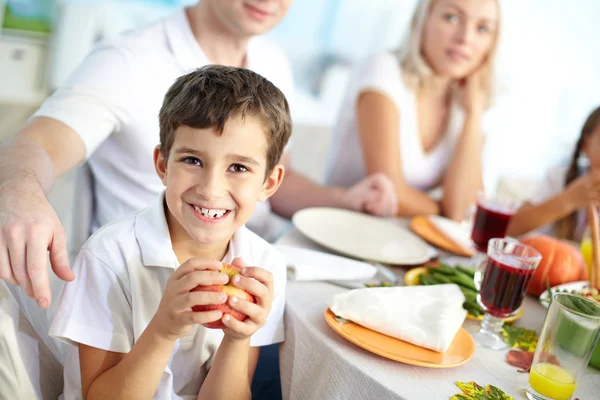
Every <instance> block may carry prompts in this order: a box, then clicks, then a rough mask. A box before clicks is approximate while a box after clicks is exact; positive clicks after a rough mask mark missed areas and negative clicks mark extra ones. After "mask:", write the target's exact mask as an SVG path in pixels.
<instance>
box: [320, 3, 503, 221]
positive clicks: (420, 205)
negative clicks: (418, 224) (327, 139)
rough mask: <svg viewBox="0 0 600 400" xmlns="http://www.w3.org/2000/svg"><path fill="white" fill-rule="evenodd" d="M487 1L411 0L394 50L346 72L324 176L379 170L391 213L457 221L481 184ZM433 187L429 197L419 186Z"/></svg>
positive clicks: (494, 32) (341, 180)
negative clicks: (392, 192) (394, 205)
mask: <svg viewBox="0 0 600 400" xmlns="http://www.w3.org/2000/svg"><path fill="white" fill-rule="evenodd" d="M499 27H500V10H499V4H498V1H497V0H421V1H420V3H419V4H418V5H417V8H416V11H415V14H414V16H413V19H412V22H411V30H410V32H409V35H408V36H407V39H406V42H405V44H404V45H403V46H402V47H401V51H399V52H397V53H391V52H386V53H382V54H378V55H375V56H373V57H371V58H370V59H368V60H367V61H366V62H365V63H364V64H362V65H360V66H359V67H358V68H357V70H356V71H355V73H354V75H353V79H352V80H351V85H350V87H349V90H348V93H347V96H346V100H345V103H344V105H343V107H342V112H341V114H340V116H339V119H338V123H337V125H336V128H335V130H334V138H333V145H332V148H331V151H330V157H329V166H328V170H327V178H326V179H327V182H328V183H329V184H333V185H339V186H345V187H347V186H351V185H353V184H355V183H356V182H358V181H359V180H360V179H362V178H364V177H365V176H367V175H369V174H373V173H383V174H385V175H387V176H388V177H390V178H391V180H392V181H393V182H394V184H395V186H396V192H397V194H398V203H399V205H398V215H399V216H414V215H419V214H442V215H445V216H447V217H449V218H452V219H456V220H459V219H462V218H463V216H464V214H465V211H466V210H467V208H468V206H469V205H470V204H472V203H473V202H474V201H475V199H476V193H477V191H478V190H479V189H481V188H482V186H483V184H482V178H481V153H482V148H483V142H484V136H483V134H482V116H483V114H484V112H485V110H486V109H487V108H488V107H489V106H490V105H491V103H492V99H493V87H492V86H493V85H492V82H493V61H494V55H495V50H496V45H497V41H498V34H499ZM439 185H441V186H442V187H443V197H442V199H441V200H439V201H437V200H434V199H432V198H431V197H429V196H428V194H427V191H428V190H430V189H432V188H434V187H436V186H439Z"/></svg>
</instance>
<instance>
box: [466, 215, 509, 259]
mask: <svg viewBox="0 0 600 400" xmlns="http://www.w3.org/2000/svg"><path fill="white" fill-rule="evenodd" d="M513 215H514V211H512V210H509V209H504V208H502V207H493V208H492V207H490V206H487V205H483V204H481V203H478V204H477V212H476V213H475V221H474V222H473V231H472V232H471V240H472V241H473V243H475V247H477V250H479V251H481V252H482V253H485V252H486V251H487V244H488V241H489V240H490V239H492V238H503V237H505V236H506V230H507V229H508V224H509V222H510V220H511V218H512V217H513Z"/></svg>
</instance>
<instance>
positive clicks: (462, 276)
mask: <svg viewBox="0 0 600 400" xmlns="http://www.w3.org/2000/svg"><path fill="white" fill-rule="evenodd" d="M459 268H460V269H459ZM427 271H428V273H425V274H421V275H419V281H420V283H421V285H441V284H446V283H454V284H456V285H457V286H458V288H459V289H460V290H461V291H462V292H463V295H464V296H465V302H464V303H463V308H464V309H465V310H467V311H468V312H469V313H470V314H471V315H473V316H475V317H478V316H480V315H482V314H483V310H482V309H481V307H480V306H479V304H478V303H477V294H478V292H477V289H476V288H475V283H474V282H473V277H472V275H471V274H470V273H471V272H473V273H474V270H473V269H470V268H466V267H461V266H457V267H455V268H453V267H450V266H448V265H447V264H443V263H442V264H441V266H439V267H437V266H428V267H427Z"/></svg>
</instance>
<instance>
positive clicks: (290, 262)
mask: <svg viewBox="0 0 600 400" xmlns="http://www.w3.org/2000/svg"><path fill="white" fill-rule="evenodd" d="M275 248H276V249H277V250H279V252H280V253H282V254H283V256H284V257H285V260H286V263H287V266H288V278H289V279H291V280H294V281H328V280H364V279H369V278H372V277H373V276H375V274H376V273H377V268H376V267H374V266H373V265H371V264H367V263H365V262H361V261H355V260H351V259H349V258H344V257H338V256H334V255H331V254H327V253H322V252H320V251H314V250H307V249H302V248H300V247H292V246H284V245H275Z"/></svg>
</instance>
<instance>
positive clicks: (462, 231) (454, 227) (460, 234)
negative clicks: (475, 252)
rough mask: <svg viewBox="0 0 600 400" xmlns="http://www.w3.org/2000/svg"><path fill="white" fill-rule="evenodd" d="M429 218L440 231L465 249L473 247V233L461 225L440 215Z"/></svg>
mask: <svg viewBox="0 0 600 400" xmlns="http://www.w3.org/2000/svg"><path fill="white" fill-rule="evenodd" d="M427 218H429V221H430V222H431V223H432V224H433V226H435V227H436V229H437V230H438V231H440V232H441V233H443V234H444V235H445V236H446V237H448V238H450V239H451V240H453V241H454V242H455V243H456V244H458V245H459V246H461V247H463V248H465V249H469V248H471V247H472V246H473V244H472V243H471V233H470V232H469V231H468V230H467V229H466V228H464V227H463V226H462V225H461V224H460V223H458V222H456V221H453V220H451V219H448V218H444V217H440V216H439V215H430V216H429V217H427Z"/></svg>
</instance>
